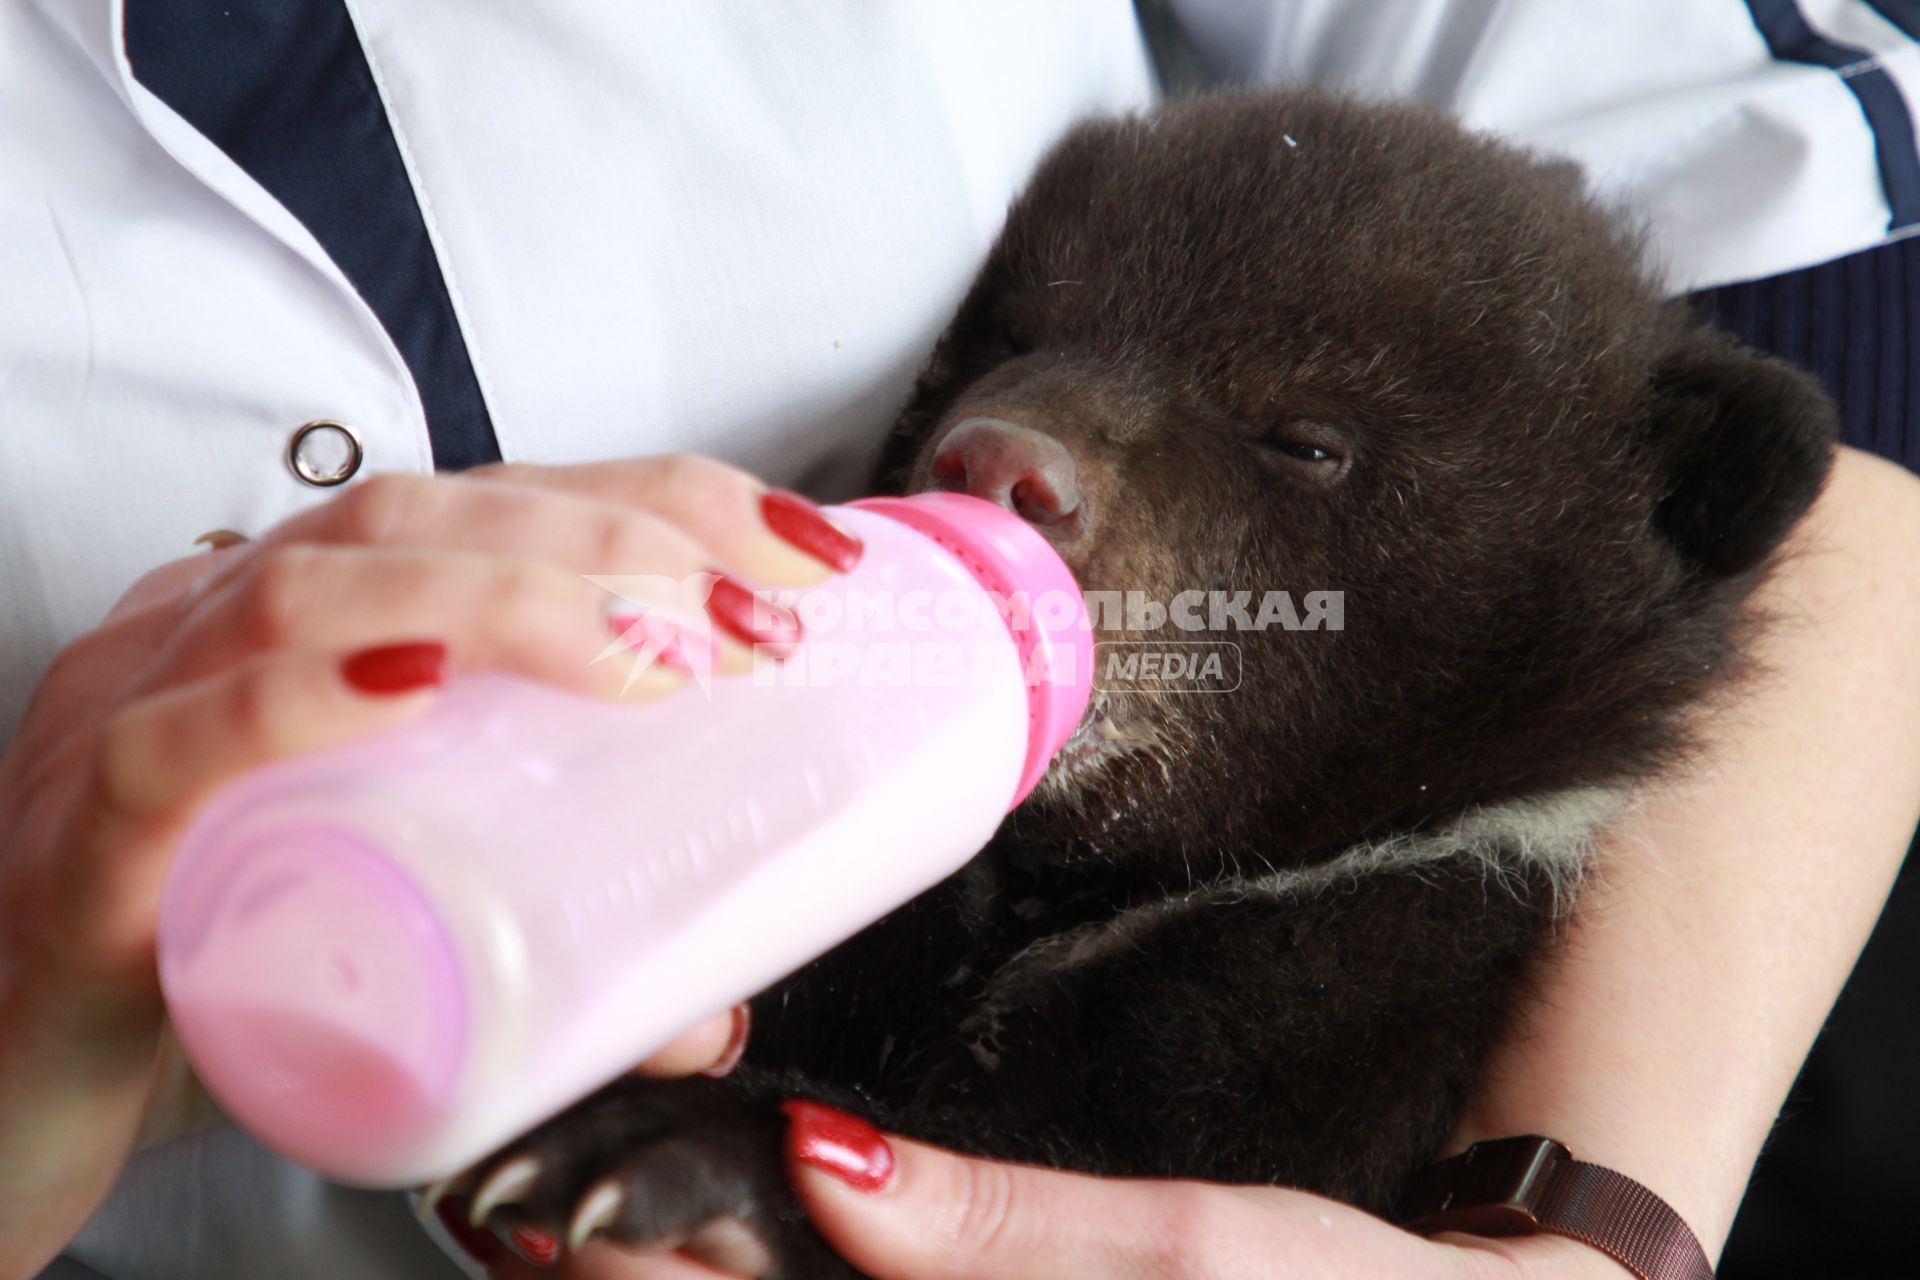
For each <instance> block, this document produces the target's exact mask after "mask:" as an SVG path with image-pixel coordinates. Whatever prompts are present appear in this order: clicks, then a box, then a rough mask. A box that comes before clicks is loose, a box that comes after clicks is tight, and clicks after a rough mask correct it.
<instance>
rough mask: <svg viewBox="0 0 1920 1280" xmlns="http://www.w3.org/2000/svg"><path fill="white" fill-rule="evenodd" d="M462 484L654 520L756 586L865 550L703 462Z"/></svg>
mask: <svg viewBox="0 0 1920 1280" xmlns="http://www.w3.org/2000/svg"><path fill="white" fill-rule="evenodd" d="M461 479H462V480H468V479H472V480H477V481H481V482H488V481H492V482H498V483H504V484H509V485H514V486H519V487H522V488H531V489H539V490H547V491H552V492H557V493H567V494H573V495H575V496H578V497H582V498H588V499H592V500H593V501H595V502H599V503H604V504H608V505H612V506H619V507H625V508H629V509H636V510H644V511H650V512H653V513H655V514H657V515H658V516H660V517H661V518H663V519H665V520H667V521H669V522H670V523H672V524H674V525H675V526H677V527H679V528H681V529H684V530H686V531H687V532H688V533H689V534H690V535H691V536H693V537H694V538H696V539H697V540H698V541H699V542H700V543H701V544H702V545H703V546H706V547H708V548H709V549H711V550H712V552H713V554H714V556H715V557H716V560H717V562H718V563H719V564H721V565H722V566H724V567H726V568H728V569H730V570H732V571H734V572H736V573H740V574H742V575H744V576H746V577H748V578H751V579H753V580H754V581H757V582H765V583H769V584H778V585H782V586H804V585H807V584H810V583H813V582H817V581H819V580H820V579H821V578H823V577H825V576H826V575H827V574H828V573H829V572H831V571H840V572H844V571H845V570H847V569H850V568H852V567H853V564H854V563H855V562H856V561H857V560H858V558H859V554H860V550H861V548H860V543H859V540H858V539H857V538H855V537H854V536H853V535H852V534H850V533H849V532H848V531H847V530H846V529H845V528H844V527H843V526H842V525H839V524H836V523H835V522H834V521H833V519H832V518H831V517H830V516H828V515H826V514H825V513H823V512H822V511H821V509H820V508H819V507H818V506H816V505H815V504H814V503H812V502H810V501H809V500H807V499H806V498H803V497H801V496H800V495H798V494H795V493H791V492H789V491H787V490H782V489H772V488H769V487H768V486H767V485H765V484H764V483H762V482H761V481H759V480H757V479H755V478H754V477H753V476H751V475H749V474H747V473H746V472H744V471H741V470H740V469H739V468H737V467H730V466H728V465H727V464H725V463H723V462H717V461H715V460H714V459H712V458H706V457H702V456H700V455H699V454H692V453H677V454H666V455H662V456H657V457H648V458H630V459H623V460H620V461H617V462H602V463H593V464H591V465H588V466H578V467H545V466H535V465H529V464H526V463H496V464H494V465H491V466H486V467H477V468H475V469H474V470H472V471H468V472H465V473H463V474H462V477H461Z"/></svg>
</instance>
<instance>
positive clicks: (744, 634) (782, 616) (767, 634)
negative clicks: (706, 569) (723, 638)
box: [707, 573, 800, 658]
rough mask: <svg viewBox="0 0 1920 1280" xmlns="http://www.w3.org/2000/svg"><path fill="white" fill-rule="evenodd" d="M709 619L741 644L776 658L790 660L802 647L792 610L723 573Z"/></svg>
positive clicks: (711, 598)
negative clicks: (751, 646)
mask: <svg viewBox="0 0 1920 1280" xmlns="http://www.w3.org/2000/svg"><path fill="white" fill-rule="evenodd" d="M707 616H708V617H710V618H712V619H713V622H714V625H715V626H717V627H719V628H720V629H721V630H722V631H725V632H726V633H727V634H728V635H730V636H732V637H733V638H734V639H736V640H738V641H740V642H741V643H742V644H749V645H754V646H757V647H759V648H762V649H765V650H766V651H767V652H768V653H769V654H770V655H771V656H773V657H775V658H785V657H789V656H791V655H792V653H793V651H794V650H795V649H797V648H798V647H799V645H800V619H799V618H797V617H795V616H794V613H793V610H791V609H788V608H785V607H783V606H781V605H777V604H775V603H774V602H773V601H771V600H763V599H761V598H760V597H759V596H757V595H755V594H754V593H753V592H752V591H749V590H748V589H747V588H746V587H743V586H741V585H740V584H739V583H738V582H735V581H734V580H733V579H732V578H729V577H728V576H727V575H726V574H724V573H722V574H716V575H715V576H714V580H713V591H712V593H711V594H710V595H708V596H707Z"/></svg>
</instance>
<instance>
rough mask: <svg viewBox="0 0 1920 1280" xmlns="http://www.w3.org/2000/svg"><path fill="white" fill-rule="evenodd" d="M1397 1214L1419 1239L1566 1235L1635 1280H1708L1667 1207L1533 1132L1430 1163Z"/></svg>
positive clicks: (1707, 1269) (1703, 1258) (1708, 1270)
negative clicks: (1458, 1233)
mask: <svg viewBox="0 0 1920 1280" xmlns="http://www.w3.org/2000/svg"><path fill="white" fill-rule="evenodd" d="M1398 1216H1399V1219H1400V1222H1401V1224H1402V1225H1404V1226H1405V1227H1406V1228H1407V1229H1408V1230H1410V1231H1417V1232H1419V1233H1420V1234H1421V1235H1437V1234H1439V1233H1440V1232H1443V1231H1461V1232H1465V1233H1466V1234H1468V1235H1475V1236H1524V1235H1533V1234H1534V1233H1535V1232H1540V1231H1546V1232H1551V1233H1553V1234H1555V1235H1562V1236H1571V1237H1572V1238H1573V1239H1575V1240H1578V1241H1580V1242H1582V1243H1583V1244H1588V1245H1591V1246H1593V1247H1594V1248H1596V1249H1598V1250H1600V1252H1602V1253H1604V1254H1606V1255H1607V1256H1608V1257H1610V1258H1612V1259H1613V1260H1614V1261H1615V1262H1618V1263H1619V1264H1620V1265H1621V1266H1623V1267H1625V1268H1626V1269H1627V1270H1629V1271H1631V1272H1633V1273H1634V1274H1635V1275H1636V1276H1639V1277H1640V1280H1713V1267H1712V1265H1711V1264H1709V1263H1708V1262H1707V1255H1706V1251H1705V1250H1703V1249H1702V1248H1701V1247H1700V1241H1699V1240H1698V1239H1696V1238H1695V1237H1694V1234H1693V1232H1691V1231H1689V1230H1688V1229H1687V1224H1686V1223H1684V1222H1682V1221H1681V1220H1680V1215H1679V1214H1677V1213H1675V1212H1674V1211H1673V1208H1672V1207H1671V1206H1670V1205H1668V1204H1667V1202H1666V1201H1665V1200H1662V1199H1661V1198H1660V1197H1659V1196H1657V1195H1655V1194H1653V1192H1651V1191H1649V1190H1647V1189H1646V1188H1645V1187H1643V1186H1641V1185H1640V1184H1639V1183H1637V1182H1635V1181H1634V1180H1633V1179H1632V1178H1629V1177H1627V1176H1626V1175H1625V1174H1623V1173H1615V1172H1614V1171H1613V1170H1612V1169H1603V1168H1601V1167H1600V1166H1599V1165H1597V1164H1584V1163H1582V1162H1581V1161H1578V1160H1575V1159H1574V1158H1573V1155H1572V1153H1571V1152H1569V1151H1568V1150H1567V1149H1566V1148H1565V1147H1563V1146H1561V1145H1560V1144H1559V1143H1557V1142H1555V1141H1554V1140H1553V1139H1551V1138H1542V1137H1539V1136H1537V1135H1530V1136H1528V1137H1524V1138H1500V1139H1497V1140H1495V1141H1492V1142H1477V1143H1475V1144H1474V1145H1473V1146H1471V1147H1468V1148H1467V1149H1466V1150H1465V1151H1463V1152H1461V1153H1460V1154H1459V1155H1457V1156H1453V1157H1450V1158H1449V1159H1446V1160H1441V1161H1439V1162H1438V1163H1436V1164H1431V1165H1428V1166H1427V1167H1426V1168H1425V1169H1423V1170H1421V1171H1420V1173H1419V1175H1418V1176H1417V1177H1416V1178H1415V1179H1414V1182H1413V1185H1412V1186H1411V1187H1410V1188H1409V1189H1408V1191H1407V1194H1406V1196H1405V1198H1404V1199H1402V1201H1401V1203H1400V1212H1399V1215H1398Z"/></svg>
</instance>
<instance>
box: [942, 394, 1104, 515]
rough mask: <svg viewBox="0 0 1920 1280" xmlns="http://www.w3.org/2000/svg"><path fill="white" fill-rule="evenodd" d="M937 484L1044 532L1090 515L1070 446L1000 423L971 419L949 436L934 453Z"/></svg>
mask: <svg viewBox="0 0 1920 1280" xmlns="http://www.w3.org/2000/svg"><path fill="white" fill-rule="evenodd" d="M933 485H934V487H935V488H938V489H948V490H952V491H955V492H959V493H970V494H972V495H973V496H974V497H976V498H985V499H986V500H987V501H988V502H992V503H995V504H997V505H999V506H1002V507H1005V508H1006V509H1007V510H1008V511H1011V512H1013V513H1014V514H1015V515H1017V516H1019V517H1020V518H1021V519H1023V520H1025V521H1027V522H1028V523H1029V524H1034V525H1038V526H1040V527H1041V528H1043V529H1046V528H1048V527H1049V526H1057V525H1063V524H1066V523H1068V522H1069V521H1071V520H1072V518H1073V517H1074V516H1076V515H1084V514H1085V513H1084V512H1083V511H1082V510H1081V508H1082V505H1083V503H1082V500H1081V494H1080V483H1079V476H1078V473H1077V469H1076V468H1075V466H1074V462H1073V454H1072V453H1071V452H1070V451H1069V450H1068V449H1067V446H1065V445H1064V444H1061V443H1060V442H1059V441H1058V440H1056V439H1054V438H1053V437H1052V436H1050V435H1048V434H1047V433H1046V432H1044V431H1035V430H1034V429H1033V428H1032V427H1023V426H1021V425H1020V424H1019V423H1016V422H1006V421H1004V420H1002V419H1000V418H968V419H967V420H966V421H965V422H962V423H961V424H960V425H959V426H957V427H955V428H954V429H953V430H951V431H949V432H948V433H947V435H946V438H945V439H943V440H941V441H940V447H939V448H937V449H935V450H934V454H933ZM1073 523H1075V524H1078V523H1081V522H1080V521H1073ZM1055 532H1056V533H1059V532H1064V530H1055Z"/></svg>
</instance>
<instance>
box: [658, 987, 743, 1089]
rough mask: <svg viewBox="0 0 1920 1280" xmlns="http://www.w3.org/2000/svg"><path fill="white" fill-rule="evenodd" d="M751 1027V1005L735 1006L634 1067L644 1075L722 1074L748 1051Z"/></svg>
mask: <svg viewBox="0 0 1920 1280" xmlns="http://www.w3.org/2000/svg"><path fill="white" fill-rule="evenodd" d="M749 1026H750V1021H749V1015H748V1013H747V1006H746V1005H744V1004H741V1005H735V1006H734V1007H733V1008H732V1009H731V1010H729V1011H728V1012H726V1013H723V1014H720V1015H718V1016H717V1017H713V1018H709V1019H707V1020H706V1021H705V1022H703V1023H701V1024H700V1025H699V1026H697V1027H695V1028H694V1029H693V1030H691V1031H689V1032H687V1033H686V1034H685V1035H683V1036H681V1037H680V1038H679V1039H677V1040H675V1041H674V1042H673V1043H672V1044H670V1045H668V1046H667V1047H666V1048H664V1049H662V1050H660V1051H659V1052H658V1053H656V1054H653V1055H652V1056H651V1057H649V1058H648V1059H647V1060H646V1061H645V1062H642V1063H641V1064H640V1065H639V1066H637V1067H635V1068H634V1073H635V1074H636V1075H643V1076H690V1075H693V1074H694V1073H695V1072H702V1073H704V1074H707V1075H713V1076H721V1075H725V1074H726V1073H727V1072H728V1071H730V1070H732V1069H733V1066H734V1064H735V1063H737V1062H739V1061H740V1055H741V1054H742V1053H744V1052H745V1051H746V1047H747V1031H748V1028H749Z"/></svg>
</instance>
